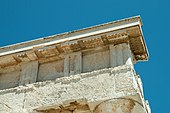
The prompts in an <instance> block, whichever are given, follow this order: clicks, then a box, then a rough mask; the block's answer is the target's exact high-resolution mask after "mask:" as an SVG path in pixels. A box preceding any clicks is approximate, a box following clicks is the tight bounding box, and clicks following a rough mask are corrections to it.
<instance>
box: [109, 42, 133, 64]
mask: <svg viewBox="0 0 170 113" xmlns="http://www.w3.org/2000/svg"><path fill="white" fill-rule="evenodd" d="M109 49H110V65H111V67H116V66H121V65H124V64H127V65H131V66H133V57H132V52H131V50H130V46H129V44H128V43H123V44H118V45H110V46H109Z"/></svg>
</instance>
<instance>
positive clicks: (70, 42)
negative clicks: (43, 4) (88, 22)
mask: <svg viewBox="0 0 170 113" xmlns="http://www.w3.org/2000/svg"><path fill="white" fill-rule="evenodd" d="M141 26H142V22H141V19H140V17H132V18H128V19H124V20H119V21H114V22H110V23H106V24H103V25H98V26H94V27H91V28H86V29H82V30H77V31H73V32H68V33H64V34H59V35H53V36H50V37H46V38H41V39H38V40H33V41H30V42H24V43H20V44H15V45H11V46H7V47H2V48H0V113H150V112H151V111H150V107H149V104H148V101H145V100H144V95H143V87H142V82H141V79H140V77H139V75H136V72H135V70H134V64H135V63H136V62H138V61H147V60H148V52H147V48H146V45H145V42H144V39H143V34H142V29H141Z"/></svg>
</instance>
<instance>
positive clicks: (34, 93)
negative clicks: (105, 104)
mask: <svg viewBox="0 0 170 113" xmlns="http://www.w3.org/2000/svg"><path fill="white" fill-rule="evenodd" d="M121 75H122V76H121ZM123 75H124V76H123ZM120 77H121V79H122V80H123V81H122V82H120V83H118V82H116V80H118V79H120ZM127 78H128V80H127V81H126V79H127ZM129 81H131V82H130V83H129ZM130 84H132V85H130ZM136 84H137V83H136V81H134V73H133V69H132V68H131V66H128V65H124V66H120V67H116V68H110V69H102V70H98V71H93V72H90V73H84V74H79V75H74V76H70V77H63V78H57V79H56V80H55V81H47V82H39V83H34V84H28V85H26V86H23V87H17V88H13V89H8V90H1V91H0V103H2V104H3V106H4V105H6V106H9V107H10V110H11V113H13V112H14V111H15V112H16V111H17V112H19V111H21V110H25V112H23V113H26V112H29V113H32V112H33V110H34V109H38V108H43V107H48V106H54V105H55V106H59V105H63V102H64V101H68V100H80V99H86V100H87V103H91V105H93V106H95V105H96V104H95V103H98V102H101V101H105V100H108V99H113V98H120V97H124V96H130V95H135V94H136V95H138V93H140V92H139V90H138V88H139V87H136ZM117 88H118V89H119V88H120V90H118V89H117ZM139 100H140V99H139ZM91 105H90V106H89V107H91ZM3 106H2V107H3ZM93 108H94V107H91V108H90V109H93ZM0 109H2V108H0ZM2 112H4V111H2ZM17 112H16V113H17ZM9 113H10V111H9Z"/></svg>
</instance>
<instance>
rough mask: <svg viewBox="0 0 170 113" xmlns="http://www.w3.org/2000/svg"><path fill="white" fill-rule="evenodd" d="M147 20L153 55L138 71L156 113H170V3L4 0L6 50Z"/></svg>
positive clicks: (1, 23) (0, 26) (0, 19)
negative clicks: (121, 22) (95, 27)
mask: <svg viewBox="0 0 170 113" xmlns="http://www.w3.org/2000/svg"><path fill="white" fill-rule="evenodd" d="M136 15H141V17H142V20H143V24H144V26H143V32H144V36H145V40H146V44H147V47H148V50H149V53H150V58H149V61H148V62H140V63H137V64H136V65H135V67H136V72H137V73H138V74H140V75H141V78H142V80H143V84H144V91H145V98H146V99H148V100H149V102H150V105H151V108H152V113H170V111H169V110H168V109H167V108H169V105H170V104H169V101H170V93H169V90H170V73H169V72H170V71H169V70H170V65H169V63H170V62H169V58H170V27H169V26H170V1H168V0H124V1H122V0H0V46H5V45H9V44H14V43H19V42H23V41H28V40H33V39H36V38H40V37H44V36H49V35H53V34H58V33H62V32H66V31H71V30H76V29H80V28H84V27H89V26H92V25H96V24H101V23H105V22H109V21H113V20H117V19H122V18H126V17H131V16H136Z"/></svg>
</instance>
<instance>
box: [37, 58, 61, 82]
mask: <svg viewBox="0 0 170 113" xmlns="http://www.w3.org/2000/svg"><path fill="white" fill-rule="evenodd" d="M63 76H64V60H59V61H54V62H49V63H44V64H40V65H39V71H38V76H37V82H41V81H46V80H55V79H56V78H59V77H63Z"/></svg>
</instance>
